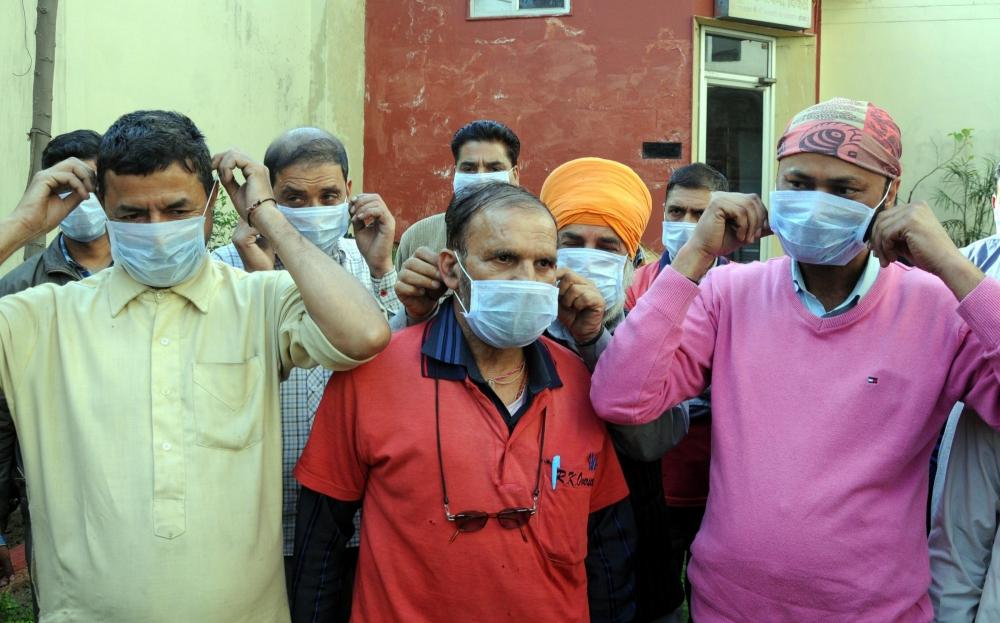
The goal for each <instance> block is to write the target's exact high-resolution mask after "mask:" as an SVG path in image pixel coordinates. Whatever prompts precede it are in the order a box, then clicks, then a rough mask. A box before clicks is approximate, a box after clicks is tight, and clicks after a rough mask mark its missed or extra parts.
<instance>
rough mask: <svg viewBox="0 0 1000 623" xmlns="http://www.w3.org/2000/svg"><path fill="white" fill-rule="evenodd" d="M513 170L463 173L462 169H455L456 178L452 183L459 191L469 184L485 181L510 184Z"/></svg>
mask: <svg viewBox="0 0 1000 623" xmlns="http://www.w3.org/2000/svg"><path fill="white" fill-rule="evenodd" d="M513 170H514V169H509V170H507V171H491V172H489V173H462V172H461V171H455V178H454V179H453V180H452V181H451V185H452V187H453V188H454V189H455V192H456V193H457V192H458V191H460V190H462V189H463V188H466V187H467V186H472V185H474V184H482V183H484V182H506V183H508V184H509V183H510V172H511V171H513Z"/></svg>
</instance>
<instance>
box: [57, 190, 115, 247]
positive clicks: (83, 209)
mask: <svg viewBox="0 0 1000 623" xmlns="http://www.w3.org/2000/svg"><path fill="white" fill-rule="evenodd" d="M71 194H73V193H60V194H59V197H60V198H61V199H65V198H66V197H69V196H70V195H71ZM107 220H108V216H107V214H105V213H104V208H102V207H101V202H100V201H98V200H97V195H95V194H94V193H90V196H89V197H87V198H86V199H84V200H83V201H81V202H80V205H78V206H76V207H75V208H73V211H72V212H70V213H69V214H67V215H66V218H64V219H63V220H62V222H61V223H59V229H61V230H62V233H64V234H66V237H67V238H69V239H71V240H76V241H78V242H91V241H92V240H97V239H98V238H100V237H101V236H103V235H104V232H105V231H106V230H107V227H106V226H105V223H106V222H107Z"/></svg>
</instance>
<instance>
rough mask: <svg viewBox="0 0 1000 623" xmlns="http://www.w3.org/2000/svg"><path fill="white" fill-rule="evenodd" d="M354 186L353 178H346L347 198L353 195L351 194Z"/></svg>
mask: <svg viewBox="0 0 1000 623" xmlns="http://www.w3.org/2000/svg"><path fill="white" fill-rule="evenodd" d="M353 188H354V180H347V198H348V199H350V198H351V197H353V196H354V195H353V194H352V193H353V192H354V191H353Z"/></svg>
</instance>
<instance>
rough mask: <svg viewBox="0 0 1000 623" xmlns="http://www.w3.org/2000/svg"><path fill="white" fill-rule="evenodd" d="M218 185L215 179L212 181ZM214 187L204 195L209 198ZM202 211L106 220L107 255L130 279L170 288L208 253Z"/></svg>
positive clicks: (196, 266) (203, 259)
mask: <svg viewBox="0 0 1000 623" xmlns="http://www.w3.org/2000/svg"><path fill="white" fill-rule="evenodd" d="M216 184H218V182H216ZM214 191H215V188H214V187H213V188H212V192H210V193H209V194H208V196H209V201H211V200H212V199H211V198H212V196H213V195H214V194H215V192H214ZM207 210H208V204H207V203H206V204H205V210H202V213H201V215H200V216H195V217H192V218H185V219H180V220H176V221H165V222H162V223H124V222H122V221H110V220H109V221H108V234H109V236H110V237H111V257H112V258H114V260H115V264H120V265H121V266H122V267H123V268H124V269H125V272H127V273H128V274H129V275H131V276H132V278H133V279H135V280H136V281H138V282H139V283H144V284H146V285H147V286H152V287H154V288H170V287H173V286H175V285H177V284H179V283H183V282H185V281H187V280H188V279H190V278H191V277H192V276H193V275H194V274H195V273H196V272H198V269H199V268H201V265H202V263H203V262H204V261H205V258H206V257H207V256H208V251H207V249H206V248H205V212H206V211H207Z"/></svg>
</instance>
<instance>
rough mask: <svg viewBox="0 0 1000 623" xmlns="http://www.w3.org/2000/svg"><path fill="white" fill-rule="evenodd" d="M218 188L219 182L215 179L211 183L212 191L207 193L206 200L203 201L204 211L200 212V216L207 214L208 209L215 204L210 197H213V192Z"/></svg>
mask: <svg viewBox="0 0 1000 623" xmlns="http://www.w3.org/2000/svg"><path fill="white" fill-rule="evenodd" d="M218 188H219V180H217V179H216V180H215V181H214V182H212V190H210V191H208V200H207V201H205V209H204V210H202V211H201V215H202V216H205V215H206V214H208V208H209V207H210V206H212V205H213V204H214V203H215V202H214V201H212V197H215V192H216V190H217V189H218ZM216 198H217V197H216Z"/></svg>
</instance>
